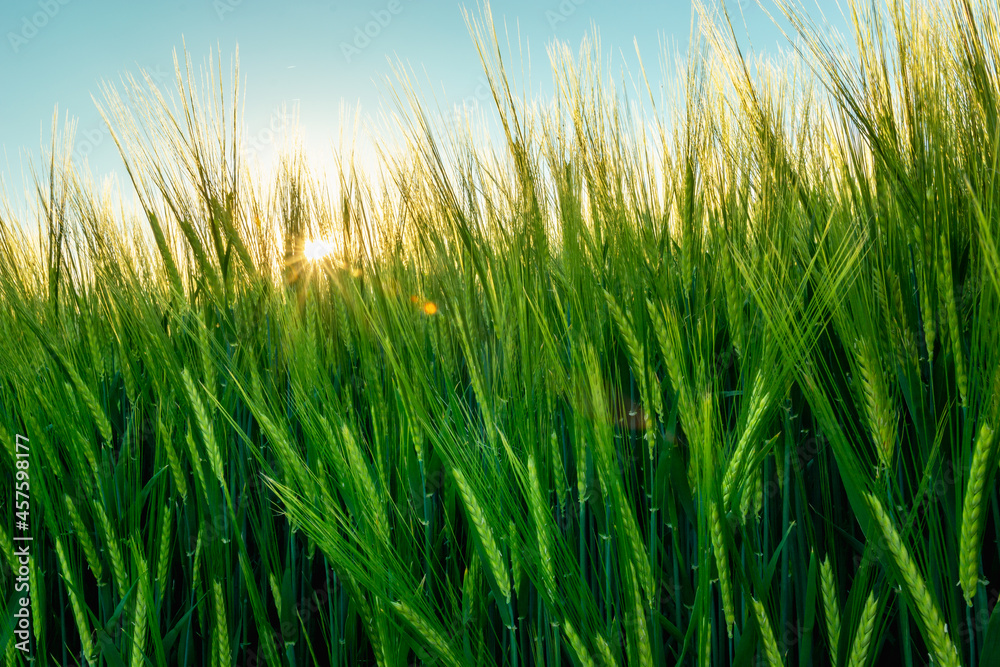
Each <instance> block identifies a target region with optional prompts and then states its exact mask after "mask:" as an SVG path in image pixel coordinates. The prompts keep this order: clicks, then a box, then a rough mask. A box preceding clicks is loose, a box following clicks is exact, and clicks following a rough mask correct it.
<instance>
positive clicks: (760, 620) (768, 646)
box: [750, 598, 784, 667]
mask: <svg viewBox="0 0 1000 667" xmlns="http://www.w3.org/2000/svg"><path fill="white" fill-rule="evenodd" d="M750 602H751V604H752V605H753V611H754V615H755V616H756V617H757V624H758V625H759V626H760V637H761V643H763V644H764V656H765V657H766V658H767V663H768V664H769V665H770V667H782V665H783V664H784V663H783V662H782V660H781V653H780V652H779V651H778V642H777V641H775V639H774V631H773V630H772V629H771V621H769V620H768V618H767V612H766V611H765V610H764V605H762V604H761V603H760V601H759V600H757V599H756V598H750Z"/></svg>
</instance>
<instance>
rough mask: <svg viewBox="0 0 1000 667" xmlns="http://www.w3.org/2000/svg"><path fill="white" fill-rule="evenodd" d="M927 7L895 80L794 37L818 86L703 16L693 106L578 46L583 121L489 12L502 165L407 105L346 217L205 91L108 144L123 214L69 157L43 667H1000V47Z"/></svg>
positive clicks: (473, 129)
mask: <svg viewBox="0 0 1000 667" xmlns="http://www.w3.org/2000/svg"><path fill="white" fill-rule="evenodd" d="M890 4H891V7H889V8H885V7H878V6H876V5H862V4H861V3H856V2H852V3H851V4H850V9H851V14H850V15H851V18H852V21H853V27H854V34H853V35H849V36H847V39H849V40H850V41H851V42H852V43H853V44H854V47H853V48H854V49H856V52H857V55H856V58H854V59H851V58H848V57H846V56H844V55H843V53H844V51H843V50H842V48H841V47H839V46H838V45H837V43H836V41H834V40H833V37H831V35H829V34H827V33H826V32H824V31H823V30H822V29H821V28H820V27H818V25H817V24H816V23H815V22H814V21H813V19H812V18H811V17H810V15H809V14H808V13H807V12H805V11H804V10H802V9H801V8H797V7H796V6H794V5H791V4H788V3H781V5H780V7H779V9H780V11H781V12H783V13H784V14H785V16H786V17H787V18H788V19H790V20H791V23H792V25H793V26H794V27H795V30H796V33H795V34H790V35H789V39H790V41H789V45H788V49H789V53H790V55H789V56H788V58H787V60H781V61H779V60H776V59H763V58H756V57H751V56H750V55H748V54H746V53H744V52H743V51H742V50H740V49H739V48H737V46H736V44H737V42H736V40H735V37H734V35H733V33H732V32H731V27H730V24H729V23H728V22H727V20H726V18H725V16H723V15H720V14H714V13H712V10H711V9H710V8H705V7H701V8H700V11H701V12H702V14H701V16H702V20H701V21H700V22H699V23H698V28H697V31H696V32H695V33H693V42H692V49H691V54H690V55H689V56H688V57H687V59H686V60H684V61H683V62H682V63H681V65H682V67H680V68H679V70H676V71H673V72H672V73H671V72H665V73H663V74H662V80H661V79H659V78H657V77H658V76H661V75H659V74H656V73H654V67H653V66H652V63H653V62H655V58H654V59H653V61H648V62H647V65H646V66H643V67H642V68H641V71H638V72H633V73H632V75H631V79H630V83H629V84H628V85H624V84H623V83H622V80H621V77H620V76H619V75H618V74H617V73H616V72H612V71H609V69H608V68H607V67H606V58H605V56H604V55H602V53H601V51H600V49H599V46H598V42H597V41H596V40H587V41H585V42H584V44H583V45H582V46H581V47H580V49H579V51H578V52H576V51H571V50H569V49H568V48H566V47H556V46H554V47H552V48H551V49H550V50H549V52H548V55H549V58H550V61H551V69H552V74H553V77H554V79H553V80H554V82H555V86H554V91H555V92H554V93H553V95H552V96H551V97H549V98H544V99H542V98H530V97H528V96H526V95H525V94H524V93H523V92H522V89H521V88H519V87H518V84H517V77H515V76H514V75H513V74H512V73H513V72H514V71H516V70H519V69H520V67H521V64H520V63H519V62H517V61H516V60H512V59H511V58H510V57H509V56H508V55H507V51H506V50H505V48H501V44H505V42H506V38H505V37H504V36H503V31H502V26H498V25H495V24H494V22H493V19H492V18H491V14H490V11H489V8H488V7H485V8H483V9H482V10H481V11H480V12H479V13H472V14H469V15H468V22H469V28H470V34H471V38H472V39H474V40H475V43H476V44H477V46H478V48H479V53H480V56H481V60H482V65H483V68H484V72H485V74H486V76H487V77H488V80H489V83H490V88H491V91H492V96H493V109H492V118H494V119H495V121H496V123H497V124H496V127H497V128H499V131H498V132H497V133H496V134H495V135H490V134H489V133H488V132H485V131H483V129H482V127H480V126H479V125H477V123H476V122H473V120H472V119H470V120H469V121H468V122H461V123H449V124H441V123H439V122H437V121H436V120H435V117H434V116H433V114H431V113H430V111H429V107H428V106H427V105H425V103H424V102H423V101H422V98H421V97H420V96H419V94H418V92H417V88H416V87H415V86H411V85H409V84H408V80H407V78H406V73H405V71H402V70H401V71H400V78H401V81H400V84H399V86H398V88H397V97H396V102H397V104H398V107H399V109H400V112H399V114H398V116H397V120H398V125H397V127H396V128H395V132H396V133H397V134H399V136H401V137H402V140H401V141H400V142H398V145H397V144H393V146H392V147H391V149H390V147H389V146H388V144H386V150H385V151H384V152H383V153H381V154H380V165H381V169H380V172H379V175H378V177H376V176H375V175H374V174H369V173H365V172H363V171H361V170H360V169H359V168H357V167H356V166H355V164H354V162H352V159H351V156H350V154H345V155H342V156H341V158H342V159H341V161H340V162H339V171H338V173H337V174H336V175H335V183H334V184H333V185H330V184H328V183H327V182H326V181H324V180H323V179H321V178H319V176H318V174H316V173H315V172H314V171H313V170H312V169H311V168H310V166H309V164H310V163H309V161H308V155H307V153H306V151H304V149H302V148H301V147H295V146H292V147H290V148H289V149H288V150H287V151H285V152H284V153H283V157H282V160H281V162H280V165H279V168H278V169H277V170H276V172H275V174H274V175H273V177H264V176H261V172H257V171H253V170H251V169H250V166H249V165H248V164H246V163H245V161H244V160H243V159H242V156H241V154H240V151H239V146H240V137H239V128H240V122H239V109H240V94H241V93H240V91H239V89H238V87H236V86H232V85H228V84H226V83H225V81H227V78H226V77H225V76H223V73H222V67H221V65H218V64H216V66H215V67H214V68H212V67H211V66H210V67H209V68H207V70H206V71H203V72H200V73H199V72H198V71H197V69H196V68H194V67H193V66H192V65H191V64H190V58H186V57H185V56H184V55H181V56H180V57H179V58H178V59H177V60H176V62H177V82H176V87H175V89H173V90H172V91H167V90H161V89H159V88H157V87H156V85H155V84H154V83H153V82H152V80H151V79H148V78H147V79H143V78H142V77H141V76H136V77H135V78H132V79H130V80H128V81H126V82H124V83H122V84H119V85H117V86H116V87H109V88H108V89H107V91H106V95H105V98H104V99H103V100H102V101H100V102H99V104H100V106H101V108H102V112H103V114H104V117H105V119H106V121H107V123H108V126H109V128H111V131H112V132H113V137H114V141H115V143H116V145H117V147H118V150H119V151H120V153H121V156H122V159H123V160H124V163H125V165H126V167H127V170H128V174H129V177H130V180H129V181H128V182H127V187H126V188H125V189H126V192H125V193H124V194H116V193H115V192H114V191H111V190H107V189H104V188H102V187H100V186H98V185H95V184H94V182H93V181H92V180H91V179H89V178H87V177H86V176H85V175H84V173H83V172H82V171H81V170H80V168H79V165H75V164H73V163H71V161H70V159H69V157H68V156H69V154H70V152H69V151H68V150H67V147H68V146H70V145H71V139H70V138H69V137H71V130H70V128H61V127H58V126H56V124H55V123H54V124H53V136H54V139H53V141H52V152H51V155H50V156H46V158H45V160H44V161H43V162H41V163H40V164H41V166H40V167H39V168H38V169H37V170H36V172H35V183H36V184H37V187H36V191H35V193H34V195H35V201H34V204H35V208H34V209H33V213H31V214H29V215H27V216H26V217H25V216H14V215H13V214H11V213H10V212H9V210H8V211H7V212H4V213H0V257H2V262H0V442H2V444H3V446H2V448H0V450H2V454H0V472H2V474H0V497H2V498H3V500H2V503H0V507H2V508H3V513H4V515H3V517H2V521H0V551H2V555H0V563H2V565H0V604H3V605H4V614H3V616H2V618H3V619H4V620H3V625H2V626H0V650H2V655H0V661H2V662H3V664H4V665H8V666H13V665H26V664H29V660H30V661H33V664H36V665H102V666H103V665H107V666H108V667H120V666H124V665H128V666H130V667H141V666H142V665H206V666H212V667H215V666H221V665H226V666H229V665H288V666H299V665H314V664H320V665H342V666H354V665H380V666H388V667H394V666H404V665H438V664H440V665H449V666H452V667H457V666H460V665H503V666H511V667H513V666H516V665H526V666H527V665H584V666H590V665H607V666H611V665H639V666H642V667H650V666H652V665H674V664H677V665H697V666H698V667H709V666H715V665H741V666H749V665H766V666H768V667H777V666H778V665H788V666H791V665H802V666H807V665H829V666H832V667H863V666H865V665H906V666H907V667H910V666H915V665H930V664H933V665H935V666H941V667H948V666H956V665H968V666H973V665H983V666H990V665H998V664H1000V614H997V613H996V612H995V611H994V608H995V606H996V603H997V599H998V597H1000V588H998V587H997V586H998V585H1000V552H998V548H997V546H998V544H1000V498H998V494H997V484H996V472H997V468H998V465H1000V452H998V438H997V433H998V432H1000V208H997V206H996V205H997V204H998V203H1000V202H998V199H1000V179H998V175H997V160H998V157H1000V5H998V4H997V3H996V2H995V1H991V2H984V3H977V2H973V1H972V0H947V1H945V0H942V1H940V2H933V1H930V0H911V2H909V3H901V2H894V3H890ZM734 22H735V21H734ZM237 80H238V79H237ZM664 90H666V91H667V92H666V93H663V91H664ZM661 93H663V94H661ZM491 136H497V137H500V140H499V141H493V140H491V139H490V137H491ZM334 185H335V186H336V187H334ZM126 195H127V197H126ZM126 198H127V199H128V200H129V201H131V200H132V199H134V200H135V201H136V202H138V204H137V206H136V207H134V209H133V207H131V206H130V205H126ZM0 210H3V209H0ZM21 473H24V474H21ZM22 483H23V485H22ZM22 490H23V493H24V495H18V493H19V492H21V491H22ZM25 498H27V502H24V503H23V504H22V500H23V499H25ZM25 536H30V537H31V538H32V539H31V540H30V541H26V540H24V539H21V538H23V537H25ZM25 545H30V558H27V557H22V554H23V553H24V549H26V548H27V547H26V546H25ZM993 582H997V583H993ZM25 609H26V610H28V611H27V612H25V611H24V610H25ZM28 612H30V614H29V613H28Z"/></svg>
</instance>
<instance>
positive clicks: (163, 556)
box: [156, 501, 174, 600]
mask: <svg viewBox="0 0 1000 667" xmlns="http://www.w3.org/2000/svg"><path fill="white" fill-rule="evenodd" d="M173 520H174V506H173V503H172V502H169V501H168V502H167V503H166V510H165V511H164V513H163V517H162V519H161V521H162V522H163V523H162V528H161V529H160V549H159V553H158V555H157V558H156V581H157V582H159V583H160V586H161V588H160V599H161V600H162V599H163V598H164V597H165V596H166V594H167V589H166V583H167V578H168V576H169V575H168V571H169V568H170V538H171V532H170V531H171V529H172V528H173Z"/></svg>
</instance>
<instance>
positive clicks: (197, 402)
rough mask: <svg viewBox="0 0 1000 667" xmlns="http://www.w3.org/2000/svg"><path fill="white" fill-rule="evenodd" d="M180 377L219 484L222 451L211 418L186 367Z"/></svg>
mask: <svg viewBox="0 0 1000 667" xmlns="http://www.w3.org/2000/svg"><path fill="white" fill-rule="evenodd" d="M181 377H182V378H183V379H184V388H185V389H186V390H187V394H188V399H189V400H190V401H191V407H192V408H193V410H194V416H195V423H197V424H198V430H199V431H201V437H202V439H203V440H204V441H205V449H206V451H207V452H208V463H209V465H210V466H211V468H212V473H213V474H214V475H215V478H216V479H217V480H218V481H219V483H220V484H221V483H223V482H224V481H225V475H224V471H223V469H222V452H221V451H219V442H218V441H217V440H216V439H215V432H214V430H213V429H212V421H211V418H210V416H209V413H208V410H207V409H206V408H205V403H204V401H202V400H201V396H200V395H199V392H198V389H197V387H196V386H195V384H194V381H193V380H192V379H191V374H190V373H188V369H186V368H185V369H184V370H183V371H181Z"/></svg>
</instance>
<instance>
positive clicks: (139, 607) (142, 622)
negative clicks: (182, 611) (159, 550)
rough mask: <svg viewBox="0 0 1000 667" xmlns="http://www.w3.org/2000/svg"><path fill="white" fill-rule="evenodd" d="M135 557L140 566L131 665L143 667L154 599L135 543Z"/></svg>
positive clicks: (144, 562)
mask: <svg viewBox="0 0 1000 667" xmlns="http://www.w3.org/2000/svg"><path fill="white" fill-rule="evenodd" d="M133 558H135V559H136V564H137V566H138V577H139V585H138V586H137V587H136V588H137V590H136V597H135V616H134V617H133V621H132V651H131V655H132V661H131V663H130V664H131V667H143V665H144V664H145V660H144V657H145V656H144V655H143V651H144V649H145V646H146V619H147V616H148V614H149V608H150V606H151V605H152V603H153V601H152V599H151V598H150V596H149V576H148V573H147V571H146V561H145V560H144V559H143V557H142V554H140V553H139V550H138V548H136V547H134V545H133Z"/></svg>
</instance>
